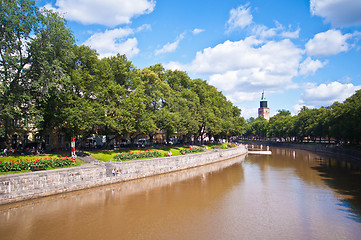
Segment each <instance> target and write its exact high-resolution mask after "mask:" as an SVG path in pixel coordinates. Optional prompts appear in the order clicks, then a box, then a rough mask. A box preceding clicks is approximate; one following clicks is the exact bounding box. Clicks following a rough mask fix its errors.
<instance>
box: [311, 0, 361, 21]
mask: <svg viewBox="0 0 361 240" xmlns="http://www.w3.org/2000/svg"><path fill="white" fill-rule="evenodd" d="M310 3H311V4H310V8H311V13H312V15H317V16H320V17H323V18H325V21H326V22H328V23H331V24H332V25H333V26H334V27H346V26H353V25H355V26H356V25H361V1H359V0H311V2H310Z"/></svg>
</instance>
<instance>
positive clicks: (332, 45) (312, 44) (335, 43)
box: [306, 29, 352, 57]
mask: <svg viewBox="0 0 361 240" xmlns="http://www.w3.org/2000/svg"><path fill="white" fill-rule="evenodd" d="M350 38H352V34H350V33H347V34H345V35H342V33H341V32H340V30H335V29H331V30H328V31H327V32H322V33H318V34H316V35H315V36H314V38H313V39H310V40H309V41H308V42H307V43H306V51H307V54H308V55H309V56H318V57H325V56H331V55H336V54H338V53H341V52H347V51H348V50H349V48H350V44H348V43H347V40H349V39H350Z"/></svg>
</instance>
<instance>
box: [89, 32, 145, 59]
mask: <svg viewBox="0 0 361 240" xmlns="http://www.w3.org/2000/svg"><path fill="white" fill-rule="evenodd" d="M134 33H135V31H134V30H133V29H131V28H117V29H113V30H106V31H105V32H102V33H95V34H94V35H92V36H91V37H90V38H89V39H88V40H87V41H85V42H84V44H85V45H88V46H90V47H91V48H94V49H96V50H97V51H98V53H99V55H100V57H101V58H103V57H109V56H112V55H116V54H117V53H120V54H125V55H127V57H133V56H135V55H137V54H138V53H139V49H138V48H137V45H138V41H137V39H136V38H129V39H127V38H128V37H129V36H131V35H133V34H134Z"/></svg>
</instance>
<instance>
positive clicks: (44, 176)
mask: <svg viewBox="0 0 361 240" xmlns="http://www.w3.org/2000/svg"><path fill="white" fill-rule="evenodd" d="M246 153H247V149H246V148H245V146H243V145H241V146H239V147H236V148H231V149H225V150H213V151H207V152H204V153H195V154H189V155H179V156H173V157H166V158H164V157H163V158H153V159H143V160H134V161H127V162H119V163H116V162H101V161H97V160H94V159H90V158H89V157H86V159H85V158H84V159H82V160H86V162H88V164H84V165H82V166H78V167H70V168H65V169H54V170H47V171H37V172H31V173H21V174H14V175H2V176H0V204H7V203H13V202H19V201H24V200H30V199H35V198H40V197H45V196H50V195H55V194H60V193H66V192H71V191H77V190H82V189H87V188H92V187H97V186H102V185H108V184H112V183H119V182H124V181H130V180H135V179H139V178H145V177H149V176H154V175H159V174H164V173H170V172H175V171H181V170H185V169H189V168H194V167H198V166H202V165H207V164H212V163H215V162H219V161H224V160H227V159H231V158H234V157H238V156H240V155H244V154H246ZM114 169H117V170H118V171H117V172H118V174H114V171H113V170H114Z"/></svg>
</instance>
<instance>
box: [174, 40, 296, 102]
mask: <svg viewBox="0 0 361 240" xmlns="http://www.w3.org/2000/svg"><path fill="white" fill-rule="evenodd" d="M302 52H303V51H302V50H301V49H299V48H297V47H296V46H295V45H294V44H293V43H292V42H291V41H290V40H288V39H284V40H282V41H268V42H265V41H261V40H257V39H256V38H254V37H248V38H246V39H244V40H240V41H236V42H232V41H226V42H224V43H222V44H219V45H217V46H215V47H213V48H206V49H204V50H203V51H201V52H198V53H197V54H196V57H195V59H194V60H193V61H192V63H191V64H189V65H181V64H179V63H176V62H172V63H171V64H168V67H172V68H173V69H181V70H185V71H188V72H192V73H196V74H206V75H209V82H210V84H212V85H214V86H215V87H217V88H218V89H219V90H220V91H222V92H223V93H224V94H225V95H226V96H227V97H229V98H230V99H232V100H233V101H234V103H239V102H243V101H246V100H248V101H250V100H253V99H251V98H250V97H249V96H250V94H252V93H255V92H257V94H258V95H259V91H260V89H265V90H267V91H270V90H279V89H282V90H284V89H289V88H295V87H297V85H296V84H295V83H293V82H292V78H293V77H294V76H297V74H298V68H299V64H300V61H301V58H302Z"/></svg>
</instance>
